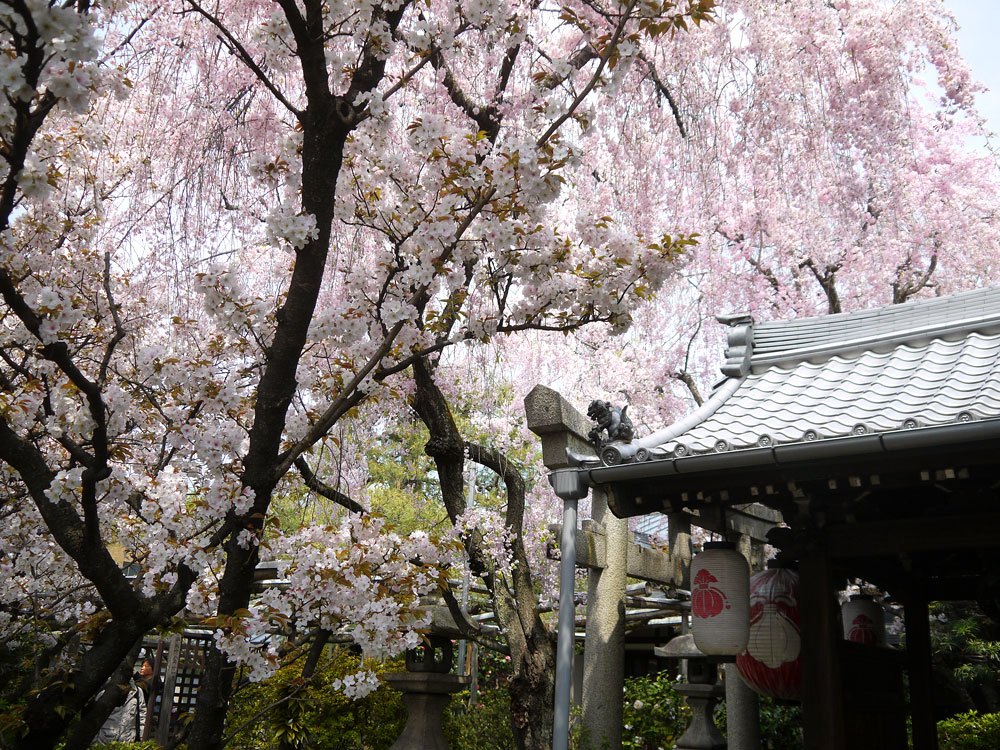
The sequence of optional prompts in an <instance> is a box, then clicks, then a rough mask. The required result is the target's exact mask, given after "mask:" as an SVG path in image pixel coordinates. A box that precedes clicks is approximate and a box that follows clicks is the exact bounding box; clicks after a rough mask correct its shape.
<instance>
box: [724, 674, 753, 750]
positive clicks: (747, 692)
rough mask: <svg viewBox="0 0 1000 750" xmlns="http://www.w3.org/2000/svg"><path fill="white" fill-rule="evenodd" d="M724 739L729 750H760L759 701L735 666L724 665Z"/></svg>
mask: <svg viewBox="0 0 1000 750" xmlns="http://www.w3.org/2000/svg"><path fill="white" fill-rule="evenodd" d="M726 739H727V740H728V741H729V750H760V699H759V697H758V695H757V693H756V692H754V691H753V690H752V689H751V688H750V687H749V686H748V685H747V684H746V683H745V682H743V678H742V677H740V673H739V671H738V670H737V669H736V665H735V664H727V665H726Z"/></svg>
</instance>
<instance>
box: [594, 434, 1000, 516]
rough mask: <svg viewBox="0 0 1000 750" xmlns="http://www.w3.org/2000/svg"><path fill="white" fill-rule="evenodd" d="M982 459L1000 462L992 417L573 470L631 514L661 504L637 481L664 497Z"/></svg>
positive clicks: (623, 512) (615, 507)
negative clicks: (605, 490) (606, 489)
mask: <svg viewBox="0 0 1000 750" xmlns="http://www.w3.org/2000/svg"><path fill="white" fill-rule="evenodd" d="M982 463H989V464H990V465H991V466H995V465H1000V418H997V419H986V420H981V421H973V422H963V423H955V424H950V425H939V426H934V427H922V428H921V427H918V428H913V429H903V430H894V431H891V432H884V433H878V434H870V435H851V436H848V437H841V438H831V439H827V440H815V441H811V442H802V443H792V444H786V445H776V446H771V447H766V448H750V449H745V450H737V451H728V452H725V453H705V454H697V455H688V456H678V457H672V458H664V459H658V460H651V461H646V462H641V463H630V464H621V465H618V466H601V467H591V468H584V467H581V468H580V469H578V470H577V471H578V472H579V474H578V480H579V482H580V484H581V485H589V486H592V487H596V486H608V485H611V486H614V487H615V492H614V493H612V495H613V502H612V509H613V510H614V512H615V514H616V515H619V516H634V515H643V514H646V513H649V512H651V511H663V510H669V508H664V507H661V506H663V505H664V503H663V502H662V500H659V499H657V497H651V496H649V493H648V492H647V491H645V490H643V489H641V488H642V487H644V488H646V489H648V488H650V487H652V488H654V490H653V492H654V494H655V495H657V496H659V497H661V498H665V497H667V496H668V495H677V494H679V492H680V491H689V492H692V491H699V490H701V489H706V490H707V489H708V488H710V487H715V488H729V489H732V490H736V489H739V488H743V489H745V488H746V487H747V486H749V485H759V486H764V485H768V484H774V485H775V486H779V487H780V486H783V485H785V484H786V483H787V482H788V481H789V480H790V479H793V478H794V477H796V476H799V475H808V476H810V477H813V478H816V477H824V478H826V477H828V478H831V479H836V478H844V477H846V476H848V475H852V474H855V473H858V472H859V471H863V470H865V468H867V469H870V470H871V471H874V472H876V473H877V472H879V471H881V470H883V469H884V468H886V467H888V466H889V465H890V464H891V465H894V466H896V467H906V468H907V469H911V470H912V471H913V475H914V476H916V475H917V474H918V473H919V470H922V469H929V470H931V471H933V470H936V469H939V468H944V467H949V466H954V465H959V466H960V465H965V464H982ZM990 476H993V474H992V473H991V474H990ZM734 496H735V493H734ZM760 500H761V501H763V502H766V499H765V498H763V497H762V498H760Z"/></svg>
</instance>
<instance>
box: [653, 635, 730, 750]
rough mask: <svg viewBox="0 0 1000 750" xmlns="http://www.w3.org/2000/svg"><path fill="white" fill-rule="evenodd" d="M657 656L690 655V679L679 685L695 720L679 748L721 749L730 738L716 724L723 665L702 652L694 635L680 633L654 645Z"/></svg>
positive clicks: (720, 695)
mask: <svg viewBox="0 0 1000 750" xmlns="http://www.w3.org/2000/svg"><path fill="white" fill-rule="evenodd" d="M653 652H654V653H655V654H656V655H657V656H663V657H667V658H670V659H687V678H688V681H687V682H686V683H681V684H679V685H677V687H676V688H675V689H676V690H677V692H678V693H680V694H681V695H683V696H684V697H685V698H686V699H687V702H688V705H689V706H690V707H691V723H690V724H689V725H688V728H687V730H686V731H685V732H684V734H683V735H681V738H680V739H679V740H677V744H676V745H675V746H674V748H675V750H720V748H724V747H726V746H727V745H726V738H725V737H723V736H722V732H720V731H719V728H718V727H717V726H715V719H714V717H713V715H712V714H713V712H714V710H715V704H716V703H718V702H719V699H720V698H722V697H723V696H724V695H725V692H726V691H725V689H724V688H723V687H722V685H719V684H718V679H719V667H718V664H717V663H716V662H715V661H712V660H709V657H708V656H707V655H706V654H704V653H702V652H701V651H700V650H699V649H698V647H697V646H696V645H695V643H694V636H692V635H690V634H688V635H679V636H677V637H676V638H674V639H672V640H671V641H670V642H669V643H668V644H667V645H666V646H658V647H656V648H655V649H653Z"/></svg>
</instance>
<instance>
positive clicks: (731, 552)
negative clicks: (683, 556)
mask: <svg viewBox="0 0 1000 750" xmlns="http://www.w3.org/2000/svg"><path fill="white" fill-rule="evenodd" d="M691 617H692V622H691V631H692V634H693V635H694V642H695V645H696V646H698V648H699V650H700V651H701V652H702V653H704V654H708V655H709V656H736V654H738V653H740V652H741V651H742V650H743V649H745V648H746V645H747V639H748V638H749V635H750V566H749V565H748V564H747V561H746V559H744V557H743V555H741V554H740V553H739V552H737V551H736V545H734V544H732V543H730V542H706V544H705V546H704V551H702V552H699V553H698V554H697V555H695V557H694V560H692V561H691Z"/></svg>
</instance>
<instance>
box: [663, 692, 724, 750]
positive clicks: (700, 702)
mask: <svg viewBox="0 0 1000 750" xmlns="http://www.w3.org/2000/svg"><path fill="white" fill-rule="evenodd" d="M675 689H676V690H677V692H678V693H680V694H681V695H683V696H684V697H685V698H687V702H688V705H689V706H690V707H691V723H690V724H689V725H688V728H687V731H685V732H684V734H683V735H681V738H680V739H679V740H677V744H676V745H675V746H674V749H675V750H721V749H722V748H725V747H727V744H726V738H725V737H723V736H722V732H720V731H719V728H718V727H717V726H715V721H714V719H713V713H714V712H715V704H716V703H718V702H719V698H721V697H723V696H724V695H725V694H726V691H725V688H723V687H722V686H721V685H692V684H690V683H683V684H680V685H677V686H676V688H675Z"/></svg>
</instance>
